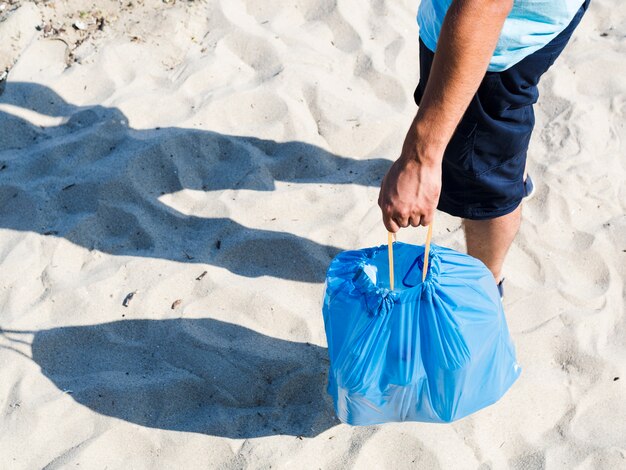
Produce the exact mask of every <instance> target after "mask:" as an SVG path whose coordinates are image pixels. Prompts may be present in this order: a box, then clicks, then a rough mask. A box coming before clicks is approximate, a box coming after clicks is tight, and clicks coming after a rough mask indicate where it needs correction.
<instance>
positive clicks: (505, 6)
mask: <svg viewBox="0 0 626 470" xmlns="http://www.w3.org/2000/svg"><path fill="white" fill-rule="evenodd" d="M512 7H513V0H453V2H452V4H451V5H450V8H449V9H448V12H447V13H446V17H445V19H444V22H443V25H442V27H441V33H440V35H439V39H438V42H437V51H436V53H435V57H434V60H433V64H432V67H431V71H430V76H429V78H428V83H427V85H426V89H425V90H424V94H423V96H422V99H421V103H420V107H419V110H418V111H417V114H416V116H415V118H414V119H413V122H412V123H411V126H410V128H409V130H408V132H407V135H406V138H405V140H404V144H403V146H402V153H401V155H400V158H398V160H397V161H396V162H395V163H394V164H393V165H392V166H391V168H390V169H389V171H388V172H387V174H386V175H385V178H384V179H383V183H382V186H381V190H380V194H379V197H378V204H379V206H380V207H381V209H382V212H383V223H384V224H385V227H387V230H389V231H390V232H397V231H398V230H399V229H400V227H408V226H409V225H413V226H414V227H417V226H418V225H429V224H430V223H431V221H432V218H433V214H434V212H435V209H436V207H437V202H438V200H439V193H440V192H441V161H442V159H443V153H444V150H445V148H446V146H447V145H448V142H449V141H450V139H451V138H452V135H453V134H454V130H455V128H456V126H457V124H458V123H459V121H460V120H461V117H462V116H463V113H464V112H465V110H466V109H467V106H468V105H469V103H470V101H471V99H472V97H473V96H474V94H475V93H476V90H477V89H478V86H479V85H480V82H481V81H482V79H483V77H484V75H485V71H486V70H487V66H488V65H489V61H490V60H491V56H492V55H493V51H494V49H495V47H496V44H497V42H498V37H499V36H500V31H501V30H502V26H503V24H504V20H505V19H506V17H507V15H508V14H509V12H510V11H511V8H512Z"/></svg>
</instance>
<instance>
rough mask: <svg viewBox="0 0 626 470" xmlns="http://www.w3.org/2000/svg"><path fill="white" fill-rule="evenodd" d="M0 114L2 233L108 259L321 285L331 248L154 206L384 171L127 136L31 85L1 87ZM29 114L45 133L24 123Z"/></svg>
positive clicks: (311, 154)
mask: <svg viewBox="0 0 626 470" xmlns="http://www.w3.org/2000/svg"><path fill="white" fill-rule="evenodd" d="M0 105H4V108H6V109H9V111H6V109H5V111H4V112H3V111H1V110H0V127H2V128H3V129H4V130H3V135H4V139H3V140H2V141H0V227H1V228H8V229H13V230H20V231H32V232H36V233H41V234H45V235H48V236H56V237H64V238H66V239H68V240H69V241H71V242H72V243H75V244H77V245H80V246H83V247H86V248H88V249H98V250H101V251H103V252H106V253H110V254H113V255H128V256H145V257H152V258H163V259H170V260H175V261H181V262H192V263H206V264H211V265H215V266H219V267H223V268H226V269H228V270H230V271H231V272H233V273H236V274H239V275H242V276H247V277H257V276H264V275H265V276H273V277H278V278H283V279H290V280H298V281H304V282H321V281H323V280H324V274H325V271H326V268H327V266H328V264H329V263H330V260H331V259H332V258H333V257H334V256H335V255H336V254H337V253H338V252H339V251H340V250H339V248H337V247H335V246H330V245H322V244H319V243H316V242H313V241H311V240H308V239H306V238H303V237H299V236H296V235H292V234H289V233H285V232H279V231H271V230H260V229H254V228H250V227H246V226H244V225H242V224H240V223H237V222H235V221H233V220H232V219H230V218H229V217H211V218H205V217H197V216H189V215H185V214H182V213H180V212H179V211H177V210H175V209H173V208H172V207H170V206H168V205H167V204H164V203H163V202H161V201H160V200H159V199H158V198H159V197H160V196H162V195H164V194H170V193H174V192H177V191H180V190H182V189H194V190H199V191H218V190H227V189H229V190H237V189H249V190H256V191H260V192H262V191H273V190H274V189H275V182H276V181H284V182H291V183H326V184H359V185H367V186H372V187H376V186H379V184H380V178H381V177H382V176H383V174H384V172H385V171H386V169H387V167H388V166H389V164H390V162H389V161H388V160H385V159H369V160H356V159H350V158H346V157H341V156H338V155H334V154H332V153H329V152H327V151H325V150H323V149H321V148H319V147H316V146H314V145H310V144H306V143H303V142H284V143H280V142H275V141H272V140H263V139H258V138H255V137H244V136H233V135H224V134H219V133H216V132H211V131H203V130H196V129H181V128H173V127H170V128H160V129H159V128H157V129H148V130H136V129H132V128H130V127H129V125H128V120H127V119H126V117H125V116H124V114H123V113H122V112H121V111H120V110H119V109H117V108H107V107H103V106H84V107H79V106H74V105H72V104H69V103H66V102H65V101H64V100H63V99H62V98H61V97H60V96H58V95H57V94H56V93H55V92H53V91H52V90H50V89H49V88H47V87H44V86H41V85H38V84H34V83H20V82H9V83H8V84H7V85H6V89H5V90H4V93H3V94H2V95H1V96H0ZM7 105H8V106H7ZM4 108H3V109H4ZM32 112H35V113H39V114H40V115H44V117H45V118H46V119H48V120H49V121H50V125H48V126H45V127H40V126H35V125H33V124H31V122H30V121H29V119H28V113H32ZM259 197H262V196H259ZM214 200H215V201H217V198H214ZM220 210H221V209H220V208H219V207H217V206H216V212H218V213H219V212H220ZM302 210H307V208H306V207H303V208H302ZM151 227H157V228H158V230H150V228H151Z"/></svg>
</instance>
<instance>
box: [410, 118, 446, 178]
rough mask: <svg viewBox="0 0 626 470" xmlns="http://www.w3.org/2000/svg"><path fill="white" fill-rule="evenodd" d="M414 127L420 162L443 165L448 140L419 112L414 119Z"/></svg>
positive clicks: (429, 164)
mask: <svg viewBox="0 0 626 470" xmlns="http://www.w3.org/2000/svg"><path fill="white" fill-rule="evenodd" d="M413 129H414V132H415V145H416V154H417V155H418V159H419V162H420V163H421V164H423V165H428V166H434V165H441V161H442V160H443V153H444V152H445V150H446V146H447V145H448V143H447V141H445V140H444V139H442V138H441V132H438V130H437V127H436V126H433V125H432V124H431V123H428V122H427V121H426V120H425V119H422V118H421V117H420V116H419V114H418V115H417V116H416V117H415V120H414V121H413Z"/></svg>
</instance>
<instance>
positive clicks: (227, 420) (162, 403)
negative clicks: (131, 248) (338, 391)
mask: <svg viewBox="0 0 626 470" xmlns="http://www.w3.org/2000/svg"><path fill="white" fill-rule="evenodd" d="M24 333H34V337H33V340H32V344H31V348H32V360H33V361H34V362H35V363H37V364H38V365H39V367H40V368H41V371H42V372H43V374H44V375H45V376H46V377H48V378H49V379H50V380H51V381H52V382H53V383H54V384H55V385H56V386H57V387H58V388H59V390H62V391H63V392H66V393H68V394H69V395H70V396H71V397H72V398H73V399H74V400H75V401H76V402H78V403H80V404H81V405H84V406H86V407H88V408H89V409H91V410H93V411H95V412H97V413H100V414H103V415H107V416H112V417H116V418H120V419H123V420H125V421H128V422H131V423H136V424H139V425H142V426H148V427H152V428H158V429H165V430H175V431H187V432H197V433H203V434H209V435H214V436H223V437H229V438H236V439H239V438H253V437H261V436H269V435H278V434H288V435H293V436H306V437H312V436H316V435H317V434H320V433H321V432H324V431H325V430H327V429H329V428H330V427H332V426H335V425H336V424H339V421H338V420H337V418H336V417H335V415H334V411H333V408H332V401H331V399H330V397H329V396H328V395H327V394H326V392H325V384H326V373H327V370H328V356H327V352H326V349H324V348H320V347H319V346H315V345H312V344H308V343H295V342H291V341H285V340H281V339H276V338H271V337H269V336H265V335H263V334H260V333H257V332H254V331H252V330H250V329H248V328H244V327H241V326H238V325H233V324H230V323H225V322H221V321H218V320H212V319H208V318H206V319H172V320H124V321H115V322H110V323H104V324H98V325H87V326H71V327H60V328H52V329H48V330H41V331H20V330H2V329H0V337H1V340H0V347H4V348H7V349H13V350H14V351H16V352H19V353H20V354H23V353H21V352H20V351H19V349H18V348H16V345H17V343H26V341H24V340H23V339H21V338H20V336H21V334H24Z"/></svg>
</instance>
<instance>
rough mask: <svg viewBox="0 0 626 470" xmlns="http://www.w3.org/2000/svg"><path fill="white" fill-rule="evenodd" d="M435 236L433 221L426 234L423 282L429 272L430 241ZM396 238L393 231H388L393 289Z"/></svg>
mask: <svg viewBox="0 0 626 470" xmlns="http://www.w3.org/2000/svg"><path fill="white" fill-rule="evenodd" d="M432 238H433V222H431V223H430V225H429V226H428V233H427V235H426V246H425V247H424V268H423V269H422V282H424V281H425V280H426V275H427V274H428V255H429V254H430V242H431V240H432ZM394 239H395V234H394V233H392V232H387V246H388V247H389V250H388V251H389V288H390V290H393V287H394V286H393V280H394V279H393V278H394V269H393V242H394Z"/></svg>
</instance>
